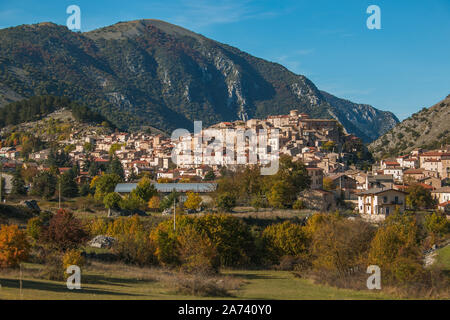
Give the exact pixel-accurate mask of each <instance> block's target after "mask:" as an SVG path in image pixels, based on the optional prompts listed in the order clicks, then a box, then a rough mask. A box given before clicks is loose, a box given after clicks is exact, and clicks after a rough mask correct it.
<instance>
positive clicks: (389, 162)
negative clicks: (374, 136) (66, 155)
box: [384, 161, 400, 166]
mask: <svg viewBox="0 0 450 320" xmlns="http://www.w3.org/2000/svg"><path fill="white" fill-rule="evenodd" d="M384 164H386V165H388V166H400V163H398V162H397V161H385V162H384Z"/></svg>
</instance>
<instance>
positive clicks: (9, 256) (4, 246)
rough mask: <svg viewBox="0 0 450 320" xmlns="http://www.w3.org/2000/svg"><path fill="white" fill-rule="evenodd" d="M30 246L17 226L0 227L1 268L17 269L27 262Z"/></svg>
mask: <svg viewBox="0 0 450 320" xmlns="http://www.w3.org/2000/svg"><path fill="white" fill-rule="evenodd" d="M29 249H30V245H29V243H28V241H27V239H26V235H25V233H24V232H22V231H20V230H19V227H18V226H17V225H9V226H8V225H2V226H1V227H0V267H17V266H18V265H19V264H20V263H21V262H22V261H24V260H26V259H27V257H28V254H29Z"/></svg>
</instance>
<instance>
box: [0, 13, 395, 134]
mask: <svg viewBox="0 0 450 320" xmlns="http://www.w3.org/2000/svg"><path fill="white" fill-rule="evenodd" d="M36 95H55V96H67V97H68V98H70V99H71V100H73V101H77V102H79V103H80V104H82V105H87V106H89V107H90V108H92V109H94V110H97V111H99V112H100V113H101V114H102V115H103V116H105V117H106V118H107V119H109V120H110V121H111V122H112V123H114V124H116V125H117V126H118V127H119V128H121V129H134V128H139V127H141V126H152V127H155V128H157V129H161V130H164V131H166V132H170V131H171V130H173V129H175V128H191V126H192V123H193V121H194V120H202V121H203V122H204V125H205V126H209V125H211V124H214V123H217V122H220V121H233V120H237V119H242V118H244V119H248V118H264V117H266V116H268V115H275V114H287V113H288V112H289V110H291V109H297V110H299V111H300V112H305V113H308V114H309V115H310V116H311V117H320V118H336V119H337V120H339V121H340V122H341V123H342V124H343V125H344V127H345V128H346V130H347V131H348V132H350V133H354V134H356V135H358V136H360V137H361V138H362V139H363V140H364V141H366V142H367V141H372V140H373V139H375V138H377V137H378V136H380V135H381V134H383V133H384V132H386V131H387V130H389V129H391V128H392V127H393V126H394V125H395V124H396V123H398V119H397V118H396V117H395V115H393V114H392V113H390V112H386V111H380V110H377V109H375V108H373V107H371V106H368V105H363V104H356V103H352V102H350V101H347V100H343V99H339V98H337V97H334V96H333V95H330V94H328V93H326V92H323V91H320V90H319V89H318V88H317V87H316V86H315V85H314V84H313V83H312V82H311V81H310V80H309V79H307V78H306V77H304V76H302V75H297V74H294V73H292V72H290V71H289V70H288V69H286V68H285V67H283V66H282V65H280V64H277V63H272V62H269V61H266V60H263V59H260V58H256V57H253V56H251V55H249V54H247V53H245V52H242V51H240V50H239V49H237V48H234V47H231V46H228V45H226V44H222V43H219V42H217V41H214V40H211V39H208V38H206V37H204V36H202V35H199V34H196V33H194V32H191V31H189V30H186V29H184V28H181V27H178V26H175V25H172V24H169V23H166V22H163V21H158V20H137V21H129V22H119V23H117V24H115V25H112V26H109V27H105V28H101V29H97V30H94V31H91V32H86V33H76V32H71V31H70V30H68V29H67V28H66V27H65V26H59V25H55V24H52V23H40V24H35V25H21V26H18V27H12V28H6V29H2V30H0V106H4V105H6V104H8V103H11V102H13V101H17V100H20V99H23V98H28V97H32V96H36Z"/></svg>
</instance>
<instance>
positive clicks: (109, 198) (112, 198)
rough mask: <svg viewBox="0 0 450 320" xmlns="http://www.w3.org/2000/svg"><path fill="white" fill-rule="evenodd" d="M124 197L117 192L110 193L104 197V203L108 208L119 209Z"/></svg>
mask: <svg viewBox="0 0 450 320" xmlns="http://www.w3.org/2000/svg"><path fill="white" fill-rule="evenodd" d="M121 200H122V197H121V196H120V195H119V194H118V193H117V192H111V193H108V194H107V195H106V196H105V197H104V198H103V204H104V205H105V207H106V208H107V209H117V208H118V207H119V203H120V201H121Z"/></svg>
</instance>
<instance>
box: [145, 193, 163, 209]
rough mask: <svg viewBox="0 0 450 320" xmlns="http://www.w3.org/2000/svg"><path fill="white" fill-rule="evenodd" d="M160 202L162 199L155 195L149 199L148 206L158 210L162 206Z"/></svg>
mask: <svg viewBox="0 0 450 320" xmlns="http://www.w3.org/2000/svg"><path fill="white" fill-rule="evenodd" d="M160 203H161V201H160V199H159V197H158V196H153V197H151V198H150V200H149V201H148V207H149V209H152V210H158V209H159V207H160Z"/></svg>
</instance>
